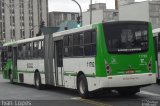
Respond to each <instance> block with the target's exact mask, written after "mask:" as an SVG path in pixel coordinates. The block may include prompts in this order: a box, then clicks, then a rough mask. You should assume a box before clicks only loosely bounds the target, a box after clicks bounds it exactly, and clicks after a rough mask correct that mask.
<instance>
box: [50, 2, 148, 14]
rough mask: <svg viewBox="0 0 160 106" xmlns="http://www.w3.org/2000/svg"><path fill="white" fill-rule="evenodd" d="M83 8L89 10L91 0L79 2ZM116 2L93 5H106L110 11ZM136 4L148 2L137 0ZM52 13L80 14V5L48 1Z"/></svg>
mask: <svg viewBox="0 0 160 106" xmlns="http://www.w3.org/2000/svg"><path fill="white" fill-rule="evenodd" d="M77 1H78V3H79V4H80V5H81V7H82V11H86V10H87V9H88V8H89V6H88V5H89V4H90V0H77ZM114 1H115V0H93V3H106V5H107V8H108V9H114V8H115V2H114ZM135 1H136V2H140V1H146V0H135ZM48 3H49V12H50V11H64V12H79V7H78V5H77V4H76V3H75V2H73V1H72V0H48Z"/></svg>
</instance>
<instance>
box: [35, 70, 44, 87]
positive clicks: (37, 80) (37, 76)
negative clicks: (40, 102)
mask: <svg viewBox="0 0 160 106" xmlns="http://www.w3.org/2000/svg"><path fill="white" fill-rule="evenodd" d="M34 84H35V87H36V88H37V89H39V90H41V89H42V83H41V76H40V73H39V72H36V73H35V75H34Z"/></svg>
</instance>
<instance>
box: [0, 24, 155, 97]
mask: <svg viewBox="0 0 160 106" xmlns="http://www.w3.org/2000/svg"><path fill="white" fill-rule="evenodd" d="M2 61H3V77H4V78H6V79H10V82H11V83H14V82H17V83H26V84H33V85H35V87H36V88H38V89H41V88H42V85H53V86H58V87H65V88H70V89H77V90H78V92H79V94H80V96H81V97H83V98H87V97H89V96H90V95H89V94H90V93H91V92H92V91H99V89H103V90H108V89H109V90H112V89H114V90H117V91H118V92H119V93H120V94H123V95H133V94H136V93H137V92H139V91H140V88H141V87H144V86H147V85H150V84H153V83H155V82H156V62H155V50H154V42H153V34H152V28H151V23H148V22H142V21H113V22H105V23H98V24H93V25H89V26H84V27H81V28H75V29H70V30H65V31H62V32H56V33H53V34H52V35H45V36H39V37H34V38H28V39H24V40H18V41H15V42H11V43H5V44H4V45H3V52H2Z"/></svg>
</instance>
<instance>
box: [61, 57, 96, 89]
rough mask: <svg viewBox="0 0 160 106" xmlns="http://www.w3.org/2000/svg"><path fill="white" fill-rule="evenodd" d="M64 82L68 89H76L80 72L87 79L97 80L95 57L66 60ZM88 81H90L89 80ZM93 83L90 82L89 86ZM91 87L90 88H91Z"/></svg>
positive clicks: (64, 62) (64, 61) (64, 60)
mask: <svg viewBox="0 0 160 106" xmlns="http://www.w3.org/2000/svg"><path fill="white" fill-rule="evenodd" d="M63 64H64V82H65V87H66V88H74V89H75V88H76V87H77V84H76V80H77V74H78V72H80V71H81V72H83V73H84V74H85V76H86V78H87V79H88V78H93V79H94V78H95V57H90V58H89V57H88V58H87V57H86V58H64V59H63ZM87 81H88V80H87ZM92 83H93V82H90V81H88V84H89V85H90V84H91V85H94V84H92ZM89 87H90V86H89Z"/></svg>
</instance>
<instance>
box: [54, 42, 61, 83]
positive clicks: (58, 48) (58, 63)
mask: <svg viewBox="0 0 160 106" xmlns="http://www.w3.org/2000/svg"><path fill="white" fill-rule="evenodd" d="M54 47H55V49H54V50H55V53H54V54H55V78H56V85H58V86H63V41H62V40H58V41H55V46H54Z"/></svg>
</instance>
